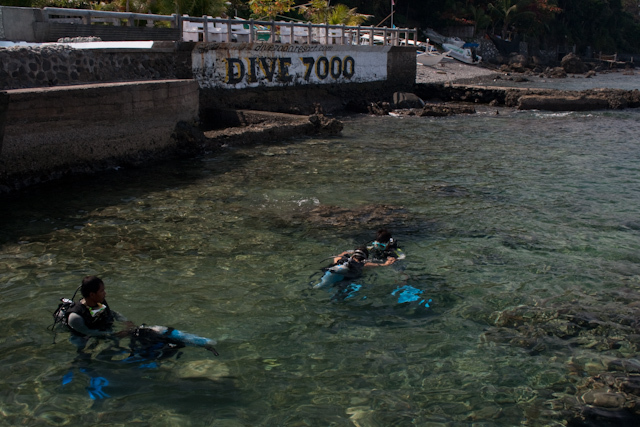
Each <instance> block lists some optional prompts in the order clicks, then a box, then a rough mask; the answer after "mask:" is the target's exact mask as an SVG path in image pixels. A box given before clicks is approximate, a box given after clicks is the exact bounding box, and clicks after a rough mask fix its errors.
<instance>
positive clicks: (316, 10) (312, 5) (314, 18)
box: [300, 0, 370, 25]
mask: <svg viewBox="0 0 640 427" xmlns="http://www.w3.org/2000/svg"><path fill="white" fill-rule="evenodd" d="M300 12H302V14H303V15H304V17H305V18H306V19H308V20H309V21H311V22H313V23H316V24H320V23H325V24H330V25H360V24H362V23H363V22H365V21H366V20H367V19H368V18H369V17H370V15H365V14H362V13H358V11H357V8H355V7H354V8H349V6H347V5H345V4H342V3H339V4H336V5H333V6H331V5H330V1H328V0H311V2H309V3H307V4H304V5H302V6H301V7H300Z"/></svg>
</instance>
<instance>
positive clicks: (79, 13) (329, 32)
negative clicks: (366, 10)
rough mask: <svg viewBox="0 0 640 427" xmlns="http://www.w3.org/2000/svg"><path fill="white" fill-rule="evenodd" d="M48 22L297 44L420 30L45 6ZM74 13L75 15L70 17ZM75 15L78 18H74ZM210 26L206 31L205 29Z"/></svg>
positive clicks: (410, 34) (408, 35) (408, 37)
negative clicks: (160, 27) (163, 26)
mask: <svg viewBox="0 0 640 427" xmlns="http://www.w3.org/2000/svg"><path fill="white" fill-rule="evenodd" d="M43 15H44V20H45V21H47V22H61V23H63V22H64V23H70V22H77V23H82V24H85V25H92V24H96V23H106V24H111V25H114V26H121V25H127V26H134V25H135V21H138V20H144V21H146V22H147V26H150V27H152V26H154V23H155V22H162V21H164V22H168V23H169V24H170V26H171V28H181V29H182V32H181V40H184V41H196V42H197V41H202V42H248V43H255V42H265V43H297V44H350V45H368V46H377V45H391V46H401V45H416V44H417V40H418V30H417V29H415V28H413V29H410V28H387V27H372V26H371V27H363V26H357V27H355V26H345V25H327V24H311V23H295V22H285V21H257V20H244V19H222V18H212V17H210V16H203V17H193V16H188V15H183V16H179V15H176V14H173V15H154V14H145V13H128V12H104V11H100V10H86V9H65V8H57V7H45V8H44V9H43ZM70 17H72V18H71V19H70ZM73 17H75V19H73ZM205 29H206V31H205Z"/></svg>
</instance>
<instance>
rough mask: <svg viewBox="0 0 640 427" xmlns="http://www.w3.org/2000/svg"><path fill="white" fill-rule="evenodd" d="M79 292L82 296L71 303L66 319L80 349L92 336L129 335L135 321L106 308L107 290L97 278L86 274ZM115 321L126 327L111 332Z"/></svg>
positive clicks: (120, 336) (72, 338)
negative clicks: (77, 300)
mask: <svg viewBox="0 0 640 427" xmlns="http://www.w3.org/2000/svg"><path fill="white" fill-rule="evenodd" d="M80 293H81V294H82V296H83V298H82V299H81V300H80V301H79V302H77V303H73V304H72V305H71V307H70V308H69V309H68V310H67V312H66V319H65V320H66V324H67V325H68V326H69V330H70V331H71V338H70V341H71V343H72V344H74V345H75V346H76V348H77V349H78V351H79V352H80V351H82V350H84V348H85V347H86V346H87V343H88V341H89V340H90V339H91V338H92V337H96V338H123V337H126V336H127V335H129V334H130V332H131V330H132V329H133V328H134V324H133V323H132V322H129V321H128V320H127V319H126V318H125V317H124V316H122V315H121V314H120V313H118V312H116V311H114V310H111V309H110V308H109V306H108V305H107V301H106V299H105V297H106V296H107V292H106V291H105V287H104V282H103V281H102V280H101V279H100V278H98V277H96V276H87V277H85V278H84V279H83V280H82V285H81V286H80ZM116 320H117V321H119V322H124V323H125V324H126V326H127V328H128V329H127V330H123V331H119V332H116V333H114V332H113V329H112V327H113V324H114V322H115V321H116Z"/></svg>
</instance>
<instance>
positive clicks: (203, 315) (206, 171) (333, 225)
mask: <svg viewBox="0 0 640 427" xmlns="http://www.w3.org/2000/svg"><path fill="white" fill-rule="evenodd" d="M495 112H496V110H495V109H480V110H479V112H478V114H476V115H473V116H460V117H452V118H442V119H434V118H417V117H405V118H398V117H364V116H363V117H355V118H351V119H347V120H346V121H345V129H344V131H343V134H342V136H340V137H336V138H330V139H326V138H310V139H300V140H295V141H285V142H282V143H279V144H271V145H259V146H255V147H244V148H235V149H227V150H226V152H224V153H222V154H215V155H214V154H211V155H206V156H202V157H199V158H196V159H187V160H180V161H175V162H173V163H168V164H161V165H157V166H154V167H152V168H148V169H145V170H127V169H126V168H125V169H120V170H118V171H113V172H109V173H106V174H104V175H102V176H100V177H96V178H90V179H82V180H77V181H76V182H67V183H60V184H58V185H55V186H52V187H47V188H44V189H41V190H37V191H36V190H33V191H30V192H28V193H27V194H25V195H24V196H23V197H19V198H17V197H14V198H11V199H5V200H4V201H3V203H2V207H1V208H0V218H1V219H2V227H1V228H0V245H1V246H0V309H1V312H2V319H3V320H4V328H3V329H2V333H1V334H0V354H1V355H2V356H1V358H2V364H0V376H1V377H2V378H3V381H2V382H1V383H0V395H2V400H1V403H0V413H1V414H2V421H0V423H2V424H5V425H87V424H101V425H153V426H158V425H166V426H169V425H176V426H178V425H179V426H185V425H192V426H209V425H215V426H249V425H251V426H276V425H283V426H284V425H287V426H305V425H309V426H329V425H331V426H394V425H397V426H405V425H416V426H426V425H429V426H440V425H442V426H444V425H447V426H457V425H465V426H466V425H474V426H478V425H482V426H514V425H554V424H555V425H561V424H562V422H563V419H565V418H563V417H565V416H566V414H565V413H562V412H561V411H560V410H559V409H557V408H558V406H557V405H554V403H553V402H555V401H556V400H557V399H559V398H562V397H568V398H574V396H575V394H576V389H577V387H578V386H579V385H580V382H581V381H582V380H583V378H582V377H580V376H576V375H575V373H574V372H573V371H572V365H573V364H574V363H575V361H576V360H589V361H590V363H595V362H597V361H599V360H601V359H604V358H607V357H609V358H611V357H620V351H622V350H619V351H616V350H608V349H607V350H600V349H598V348H596V347H593V346H592V347H589V346H588V345H585V346H571V345H547V347H546V348H544V349H541V350H538V351H535V352H534V351H531V350H530V349H529V348H526V347H523V346H520V345H515V344H514V342H512V341H511V342H510V341H509V340H505V339H500V340H493V339H491V337H492V336H493V335H492V334H493V333H494V332H496V319H497V318H499V317H500V313H503V312H504V310H510V309H513V308H514V307H521V306H522V307H541V306H544V305H545V304H548V303H547V302H548V301H567V302H568V303H572V304H574V303H575V304H579V303H580V301H582V300H583V299H584V300H585V301H586V300H588V301H589V304H592V305H593V306H594V307H597V306H599V305H606V304H611V303H615V302H616V301H621V300H614V298H613V297H612V295H614V294H615V293H616V292H618V295H622V294H626V295H628V296H629V298H634V297H635V296H637V295H638V290H639V287H640V264H639V261H640V256H639V255H638V254H639V253H640V251H639V249H640V243H639V239H638V234H639V233H640V231H639V230H640V152H639V151H638V149H637V135H638V134H640V112H639V111H636V110H625V111H616V112H591V113H563V114H557V113H555V114H554V113H544V112H533V111H529V112H516V111H511V110H499V113H500V114H498V115H496V114H495ZM381 226H387V227H389V228H390V229H391V230H392V231H393V233H394V236H395V237H396V238H397V239H398V240H399V242H400V246H401V247H402V248H403V250H404V252H405V253H406V259H404V260H402V261H399V262H398V263H397V264H395V265H393V266H391V267H386V268H378V269H373V270H370V271H366V272H365V275H364V276H363V277H362V278H361V279H360V280H359V281H358V283H357V284H358V285H359V286H360V289H359V290H358V291H357V292H355V293H354V295H353V296H352V297H351V298H348V299H345V300H344V301H332V300H331V297H332V295H333V290H332V289H318V290H314V289H311V287H310V283H313V282H314V281H316V280H318V279H319V272H320V270H321V268H322V267H323V266H326V265H327V264H328V261H329V260H328V258H329V257H330V256H332V255H335V254H337V253H339V252H341V251H343V250H345V249H351V248H354V247H355V246H357V245H358V244H361V243H364V242H366V241H368V240H370V239H371V238H372V237H373V236H374V232H375V230H376V229H377V228H379V227H381ZM88 274H97V275H99V276H101V277H102V278H103V279H104V280H105V283H106V289H107V293H108V296H107V298H108V300H109V303H110V305H111V307H112V308H114V309H116V310H118V311H119V312H121V313H122V314H124V315H126V316H127V317H128V318H130V319H131V320H132V321H134V322H135V323H137V324H140V323H146V324H151V325H166V326H173V327H176V328H179V329H181V330H183V331H187V332H191V333H194V334H198V335H201V336H206V337H211V338H215V339H217V340H218V344H217V346H216V348H217V350H218V351H219V352H220V356H219V357H214V356H213V355H212V354H211V353H208V352H206V351H204V350H203V349H200V348H186V349H183V355H182V356H181V357H180V358H179V359H177V360H175V359H171V360H169V361H165V362H164V363H162V364H161V366H160V367H159V368H157V369H140V368H139V367H138V366H130V365H123V364H118V363H116V362H107V361H101V360H96V359H94V360H91V361H90V362H87V361H84V362H77V361H74V359H75V353H74V349H73V347H72V346H71V344H70V343H68V341H67V335H66V334H65V333H59V334H58V335H57V338H56V341H57V343H56V344H53V343H52V341H53V334H51V333H49V331H47V329H46V328H47V326H49V325H50V324H51V320H52V319H51V312H52V311H53V310H54V309H55V308H56V307H57V302H58V300H59V298H60V297H71V295H72V294H73V292H74V290H75V288H76V287H77V286H78V285H79V282H80V280H81V278H82V277H83V276H85V275H88ZM411 295H417V296H419V297H416V298H415V299H414V298H410V296H411ZM620 298H622V297H620ZM429 299H430V300H431V301H430V302H428V303H424V302H423V301H424V300H429ZM105 347H106V344H101V346H100V347H98V348H97V349H96V354H97V353H99V351H100V350H101V349H103V348H105ZM623 350H624V349H623ZM624 351H625V355H626V356H628V357H635V354H636V353H635V352H636V349H634V348H627V349H626V350H624ZM82 366H84V367H85V368H87V369H89V370H88V371H87V372H85V373H83V372H81V371H80V370H79V367H82ZM70 371H71V372H74V379H73V381H71V382H70V383H68V384H66V385H64V386H63V385H62V379H63V377H64V376H65V374H67V373H68V372H70ZM91 376H94V377H96V376H99V377H103V378H106V379H107V380H108V385H106V386H104V387H103V391H104V392H105V393H106V394H108V397H105V398H103V399H96V400H92V399H90V398H89V395H88V392H87V387H89V385H90V384H89V382H90V377H91Z"/></svg>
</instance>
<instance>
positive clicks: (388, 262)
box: [364, 257, 398, 267]
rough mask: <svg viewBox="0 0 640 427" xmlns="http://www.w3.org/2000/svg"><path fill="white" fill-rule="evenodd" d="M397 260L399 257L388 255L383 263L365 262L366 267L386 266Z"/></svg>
mask: <svg viewBox="0 0 640 427" xmlns="http://www.w3.org/2000/svg"><path fill="white" fill-rule="evenodd" d="M397 260H398V258H394V257H388V258H387V260H386V261H385V262H383V263H377V262H367V263H365V264H364V266H365V267H386V266H388V265H391V264H393V263H394V262H396V261H397Z"/></svg>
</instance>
